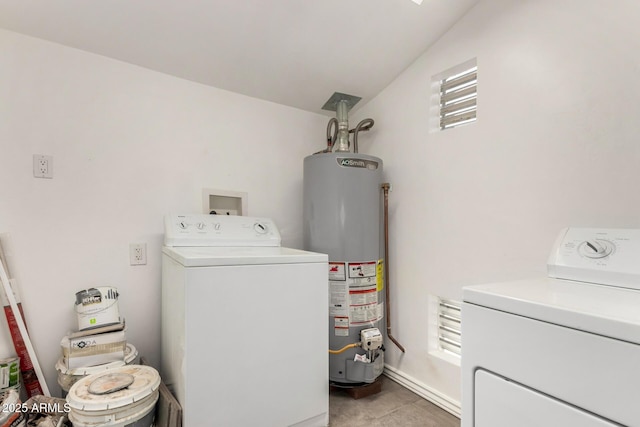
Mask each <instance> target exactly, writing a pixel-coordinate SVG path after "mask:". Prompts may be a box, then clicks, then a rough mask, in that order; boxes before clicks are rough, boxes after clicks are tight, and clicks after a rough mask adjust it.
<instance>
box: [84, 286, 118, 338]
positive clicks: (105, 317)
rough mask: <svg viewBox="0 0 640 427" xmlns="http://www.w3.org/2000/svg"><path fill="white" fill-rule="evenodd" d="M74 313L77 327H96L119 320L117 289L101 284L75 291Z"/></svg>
mask: <svg viewBox="0 0 640 427" xmlns="http://www.w3.org/2000/svg"><path fill="white" fill-rule="evenodd" d="M75 308H76V314H77V316H78V329H79V330H81V331H84V330H86V329H91V328H97V327H99V326H106V325H112V324H114V323H118V322H120V312H119V310H118V290H117V289H116V288H114V287H110V286H103V287H98V288H90V289H84V290H82V291H79V292H76V303H75Z"/></svg>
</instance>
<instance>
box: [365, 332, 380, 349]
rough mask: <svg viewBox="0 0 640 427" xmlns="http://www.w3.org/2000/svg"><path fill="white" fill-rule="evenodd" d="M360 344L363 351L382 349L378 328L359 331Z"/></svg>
mask: <svg viewBox="0 0 640 427" xmlns="http://www.w3.org/2000/svg"><path fill="white" fill-rule="evenodd" d="M360 343H361V345H362V349H363V350H378V349H379V348H382V334H381V333H380V329H378V328H369V329H363V330H361V331H360Z"/></svg>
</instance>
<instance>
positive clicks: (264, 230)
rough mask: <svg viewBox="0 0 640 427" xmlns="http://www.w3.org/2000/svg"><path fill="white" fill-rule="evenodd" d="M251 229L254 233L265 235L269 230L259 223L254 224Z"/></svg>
mask: <svg viewBox="0 0 640 427" xmlns="http://www.w3.org/2000/svg"><path fill="white" fill-rule="evenodd" d="M253 229H254V230H256V233H258V234H266V233H267V232H268V231H269V228H268V227H267V226H266V224H263V223H261V222H256V223H255V224H253Z"/></svg>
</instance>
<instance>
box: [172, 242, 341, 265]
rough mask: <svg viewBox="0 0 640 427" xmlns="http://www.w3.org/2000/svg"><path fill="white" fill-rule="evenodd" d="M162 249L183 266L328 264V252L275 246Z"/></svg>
mask: <svg viewBox="0 0 640 427" xmlns="http://www.w3.org/2000/svg"><path fill="white" fill-rule="evenodd" d="M162 252H163V253H164V254H165V255H166V256H168V257H170V258H172V259H174V260H175V261H177V262H178V263H180V264H181V265H183V266H185V267H208V266H235V265H264V264H298V263H316V262H321V263H327V262H328V259H329V257H328V255H327V254H320V253H315V252H307V251H302V250H299V249H292V248H284V247H282V246H277V247H242V246H235V247H215V246H212V247H206V246H203V247H197V246H192V247H168V246H164V247H163V248H162Z"/></svg>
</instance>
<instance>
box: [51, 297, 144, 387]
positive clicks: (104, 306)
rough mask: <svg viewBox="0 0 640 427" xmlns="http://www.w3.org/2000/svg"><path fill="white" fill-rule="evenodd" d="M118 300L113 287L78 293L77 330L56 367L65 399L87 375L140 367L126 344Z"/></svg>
mask: <svg viewBox="0 0 640 427" xmlns="http://www.w3.org/2000/svg"><path fill="white" fill-rule="evenodd" d="M118 296H119V294H118V291H117V289H116V288H114V287H98V288H90V289H85V290H82V291H79V292H77V293H76V301H75V310H76V314H77V318H78V330H77V331H74V332H70V333H69V334H68V335H66V336H65V337H64V338H62V340H61V341H60V347H61V353H62V355H61V357H60V358H59V359H58V362H57V363H56V370H57V371H58V384H59V385H60V387H61V388H62V392H63V396H66V395H67V393H68V392H69V389H70V388H71V386H72V385H73V384H74V383H76V382H77V381H78V380H80V379H81V378H83V377H85V376H87V375H91V374H97V373H101V372H104V371H106V370H109V369H114V368H119V367H122V366H124V365H130V364H136V363H138V351H137V350H136V348H135V347H134V346H133V345H132V344H130V343H127V340H126V335H125V329H126V328H125V322H124V319H123V318H121V317H120V311H119V309H118Z"/></svg>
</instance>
